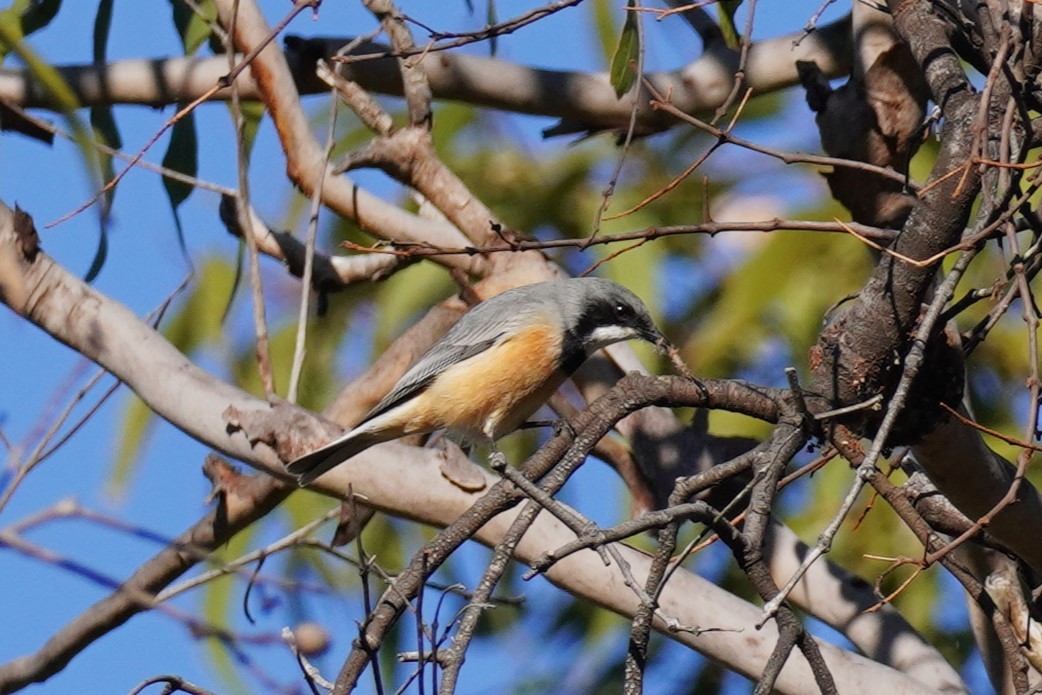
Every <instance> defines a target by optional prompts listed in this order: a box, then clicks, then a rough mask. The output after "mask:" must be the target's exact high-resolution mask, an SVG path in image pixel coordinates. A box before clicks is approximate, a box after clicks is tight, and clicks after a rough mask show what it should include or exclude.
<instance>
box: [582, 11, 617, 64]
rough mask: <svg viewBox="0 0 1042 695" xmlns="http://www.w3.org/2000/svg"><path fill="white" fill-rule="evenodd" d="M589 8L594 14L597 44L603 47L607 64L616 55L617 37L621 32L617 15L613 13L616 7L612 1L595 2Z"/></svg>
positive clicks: (602, 53) (602, 52) (602, 51)
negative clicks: (616, 19)
mask: <svg viewBox="0 0 1042 695" xmlns="http://www.w3.org/2000/svg"><path fill="white" fill-rule="evenodd" d="M589 7H590V11H591V12H592V13H593V17H592V20H593V26H594V29H595V31H596V33H597V43H599V44H600V47H601V55H603V56H604V60H605V62H608V61H610V60H611V56H612V54H614V53H615V44H616V37H617V36H618V31H619V28H618V27H617V26H616V25H615V13H614V12H613V9H614V7H615V6H614V4H613V3H611V0H594V2H592V3H590V5H589Z"/></svg>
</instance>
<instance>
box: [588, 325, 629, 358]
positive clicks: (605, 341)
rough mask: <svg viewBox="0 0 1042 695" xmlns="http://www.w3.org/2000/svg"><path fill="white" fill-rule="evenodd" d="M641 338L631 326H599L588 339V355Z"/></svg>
mask: <svg viewBox="0 0 1042 695" xmlns="http://www.w3.org/2000/svg"><path fill="white" fill-rule="evenodd" d="M639 337H640V334H639V333H637V329H635V328H631V327H629V326H598V327H597V328H594V329H593V331H591V332H590V336H589V337H588V338H587V339H586V354H587V355H592V354H593V353H595V352H597V351H598V350H600V349H601V348H605V347H608V346H609V345H612V344H614V343H621V342H622V341H623V340H632V339H633V338H639Z"/></svg>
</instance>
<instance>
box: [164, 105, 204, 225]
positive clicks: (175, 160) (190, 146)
mask: <svg viewBox="0 0 1042 695" xmlns="http://www.w3.org/2000/svg"><path fill="white" fill-rule="evenodd" d="M163 166H164V167H166V168H167V169H173V170H174V171H177V172H180V173H182V174H185V175H187V176H191V177H195V175H196V174H198V173H199V137H198V135H197V133H196V129H195V114H194V113H192V112H188V113H187V114H185V116H184V117H183V118H181V120H179V121H178V122H177V123H175V124H174V126H173V128H171V131H170V143H169V144H168V145H167V147H166V154H164V155H163ZM163 188H165V189H166V195H167V197H168V198H169V199H170V205H171V207H173V208H174V210H176V209H177V208H178V206H179V205H181V203H183V202H185V201H186V200H187V199H188V196H190V195H192V191H193V190H195V187H194V186H192V185H191V184H189V183H185V182H184V181H178V180H177V179H172V178H169V177H166V176H164V177H163Z"/></svg>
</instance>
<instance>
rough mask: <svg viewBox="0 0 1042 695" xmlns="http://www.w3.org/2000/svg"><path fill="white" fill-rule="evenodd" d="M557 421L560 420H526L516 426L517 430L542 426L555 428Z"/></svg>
mask: <svg viewBox="0 0 1042 695" xmlns="http://www.w3.org/2000/svg"><path fill="white" fill-rule="evenodd" d="M558 422H560V420H528V421H527V422H522V423H521V424H520V425H518V427H517V428H518V429H519V430H534V429H539V428H542V427H553V428H556V427H557V423H558Z"/></svg>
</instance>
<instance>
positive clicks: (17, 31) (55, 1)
mask: <svg viewBox="0 0 1042 695" xmlns="http://www.w3.org/2000/svg"><path fill="white" fill-rule="evenodd" d="M61 4H62V3H61V0H15V2H13V3H11V6H10V7H8V8H7V9H6V10H3V11H0V24H2V25H3V26H4V34H5V36H7V37H9V38H10V39H12V41H11V42H10V43H9V42H8V41H7V40H5V39H4V38H3V37H0V60H3V58H4V56H6V55H7V53H8V51H9V50H11V48H12V46H13V44H14V43H17V42H18V41H20V40H21V39H23V38H25V37H26V36H28V35H29V34H32V33H33V32H35V31H39V30H40V29H43V28H44V27H45V26H47V25H48V24H50V23H51V20H52V19H54V17H55V15H57V14H58V10H59V9H60V8H61Z"/></svg>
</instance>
